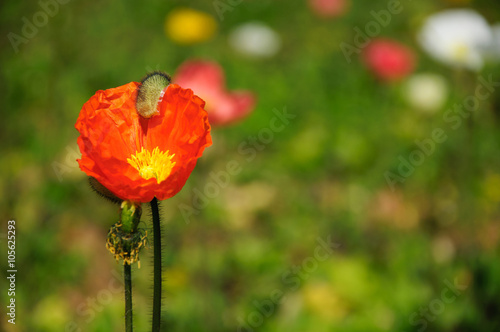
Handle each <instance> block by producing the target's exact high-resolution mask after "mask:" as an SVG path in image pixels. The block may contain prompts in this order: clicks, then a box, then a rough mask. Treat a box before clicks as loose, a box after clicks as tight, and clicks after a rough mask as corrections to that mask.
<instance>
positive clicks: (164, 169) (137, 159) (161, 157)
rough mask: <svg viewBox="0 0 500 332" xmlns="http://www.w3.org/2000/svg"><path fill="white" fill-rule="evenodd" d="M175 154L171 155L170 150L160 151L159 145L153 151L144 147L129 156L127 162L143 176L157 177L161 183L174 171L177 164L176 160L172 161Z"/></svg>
mask: <svg viewBox="0 0 500 332" xmlns="http://www.w3.org/2000/svg"><path fill="white" fill-rule="evenodd" d="M174 156H175V155H174V154H172V155H170V154H169V152H168V150H167V151H165V152H163V151H160V149H159V148H158V147H156V148H154V149H153V151H152V152H150V151H148V150H144V148H142V149H141V151H140V152H139V151H137V152H136V153H135V155H132V156H130V158H127V162H128V163H129V164H130V165H132V167H134V168H135V169H136V170H138V171H139V174H140V175H141V177H142V178H144V179H146V180H149V179H151V178H155V179H156V182H157V183H160V182H162V181H163V180H165V179H166V178H167V177H168V176H169V175H170V173H171V172H172V168H173V167H174V165H175V162H172V158H173V157H174Z"/></svg>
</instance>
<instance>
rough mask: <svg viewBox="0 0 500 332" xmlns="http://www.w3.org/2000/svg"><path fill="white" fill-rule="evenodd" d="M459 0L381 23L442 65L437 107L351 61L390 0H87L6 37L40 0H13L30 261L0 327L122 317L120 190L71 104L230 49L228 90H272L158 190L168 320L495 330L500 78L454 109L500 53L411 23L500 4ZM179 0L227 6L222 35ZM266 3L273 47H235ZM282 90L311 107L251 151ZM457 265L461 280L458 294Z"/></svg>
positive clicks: (287, 99)
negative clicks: (189, 16) (416, 160)
mask: <svg viewBox="0 0 500 332" xmlns="http://www.w3.org/2000/svg"><path fill="white" fill-rule="evenodd" d="M224 2H225V3H230V2H229V1H224ZM454 2H455V4H454V3H453V1H431V0H422V1H402V5H403V8H404V10H403V12H402V13H401V14H398V15H394V16H393V17H392V21H391V23H390V25H389V26H387V27H385V28H383V29H382V32H381V34H380V36H381V37H390V38H394V39H396V40H399V41H401V42H402V43H404V44H406V45H409V46H410V47H413V48H414V49H415V50H416V52H417V53H418V57H419V63H418V68H417V72H434V73H439V74H441V75H443V76H445V77H446V79H447V81H448V83H449V85H450V86H451V95H450V97H449V98H448V101H447V105H446V107H445V108H443V109H442V110H441V111H439V112H438V113H437V114H435V115H432V116H428V115H423V114H421V113H419V112H417V111H416V110H414V109H412V108H411V107H410V106H409V105H408V104H406V102H405V101H404V99H403V98H402V94H401V84H397V83H396V84H384V83H381V82H379V81H377V80H376V79H375V78H374V77H373V76H372V75H371V74H370V73H369V72H368V71H367V69H366V68H365V67H364V66H363V64H362V63H361V61H360V59H359V57H358V56H356V55H354V56H353V58H352V60H353V61H352V62H351V63H348V62H347V61H346V58H345V57H344V55H343V54H342V52H341V51H340V48H339V45H340V43H341V42H347V43H352V42H353V38H354V34H355V33H354V30H353V28H354V27H361V28H363V27H364V26H365V24H366V23H367V22H369V21H370V20H372V17H371V16H370V11H371V10H381V9H384V8H386V6H387V2H386V1H369V0H363V1H355V3H353V4H352V6H351V8H350V11H349V12H348V13H347V14H346V15H344V16H342V17H340V18H336V19H330V20H327V19H321V18H318V17H317V16H315V15H314V14H313V13H312V12H311V10H310V9H309V7H308V5H307V3H306V1H284V0H277V1H270V0H262V1H256V0H254V1H243V2H241V3H240V4H237V5H235V6H233V7H232V10H231V11H227V12H225V13H224V16H223V19H222V20H221V19H220V17H219V16H217V13H216V11H215V9H214V5H213V2H212V1H191V2H189V3H186V2H184V1H151V2H146V3H143V2H139V1H134V2H132V1H121V2H118V1H93V2H88V1H77V0H74V1H70V2H68V3H67V4H62V5H60V6H59V10H58V13H57V14H56V15H54V16H53V17H50V18H49V21H48V23H47V24H46V25H45V26H43V27H41V28H39V31H38V32H37V34H36V35H35V36H34V37H33V38H30V39H29V42H28V43H26V44H22V45H20V46H19V51H18V52H15V51H14V49H13V47H12V46H11V45H10V43H9V40H8V39H7V37H6V36H7V34H8V33H9V32H14V33H18V34H20V31H21V28H22V25H23V21H22V18H23V17H27V18H29V19H31V18H32V15H34V14H35V13H36V12H37V11H39V10H40V5H39V4H38V2H36V1H24V2H20V1H18V2H16V1H6V2H4V3H3V4H2V5H1V11H0V22H1V30H0V31H1V32H2V33H1V35H2V38H1V39H0V45H1V47H0V58H1V69H2V70H1V80H0V88H1V91H2V93H1V94H0V101H1V103H0V104H1V105H2V106H1V110H0V112H1V117H2V118H1V121H0V149H1V161H0V188H1V190H0V225H1V227H2V228H1V230H0V233H1V234H2V238H1V239H0V241H1V243H2V249H1V252H2V255H3V253H4V252H5V253H6V237H5V233H6V231H7V226H6V222H7V220H9V219H14V220H16V236H17V237H16V254H17V258H16V264H17V269H18V274H17V280H16V297H15V298H16V304H17V307H16V309H17V311H16V313H17V316H16V325H15V326H13V325H12V324H8V323H7V316H6V315H5V314H3V313H4V311H5V309H6V308H5V306H6V305H7V303H8V300H9V297H8V296H7V292H6V289H7V287H5V286H7V283H6V282H5V280H6V279H5V278H4V277H2V280H1V281H0V282H1V285H2V287H1V289H2V291H1V293H0V299H1V304H2V306H1V309H0V313H2V318H1V324H2V325H0V330H5V331H40V332H45V331H123V330H124V325H123V324H124V322H123V294H122V290H121V284H120V282H121V279H120V278H121V266H120V265H118V264H116V263H115V262H114V261H113V258H112V256H111V255H110V254H109V253H107V251H106V249H105V245H104V244H105V237H106V234H107V231H108V229H109V227H110V226H111V225H112V224H113V223H115V222H116V220H117V216H118V209H117V207H115V206H113V205H111V204H109V203H107V202H104V201H102V200H100V199H99V198H98V197H96V196H95V195H94V194H93V193H92V192H91V190H90V188H89V187H88V185H87V181H86V179H85V176H84V174H83V173H82V172H81V171H80V170H79V169H78V167H77V166H76V163H75V161H74V159H76V158H77V151H78V148H77V145H76V138H77V132H76V130H75V129H74V123H75V121H76V118H77V116H78V113H79V110H80V108H81V106H82V105H83V103H84V102H85V101H86V100H88V98H90V96H92V95H93V94H94V93H95V91H96V90H99V89H107V88H111V87H115V86H119V85H122V84H125V83H127V82H130V81H138V80H140V79H141V77H142V76H143V75H144V74H145V73H146V72H148V71H151V70H154V69H160V70H164V71H167V72H170V73H173V72H175V69H176V68H177V67H178V66H179V65H180V64H181V63H182V62H183V61H185V60H187V59H191V58H205V59H212V60H215V61H217V62H219V63H220V64H221V65H222V66H223V67H224V69H225V71H226V75H227V83H228V87H229V88H230V89H237V88H240V89H251V90H253V91H254V92H255V93H256V94H257V95H258V105H257V108H256V110H255V111H254V113H252V115H251V116H250V117H249V118H248V119H246V120H245V121H243V122H241V123H238V124H236V125H234V126H231V127H225V128H213V138H214V145H213V147H211V148H210V149H209V150H207V152H206V154H205V155H204V156H203V158H202V159H201V160H200V162H199V164H198V165H197V167H196V169H195V171H194V173H193V175H192V176H191V178H190V179H189V181H188V183H187V185H186V187H185V188H184V189H183V190H182V191H181V193H180V194H179V195H177V196H176V197H174V198H172V199H170V200H167V201H164V202H162V204H161V213H162V223H163V241H164V266H165V272H164V278H165V283H164V290H165V291H164V295H165V299H164V304H165V305H164V308H163V323H164V324H163V325H164V331H219V332H220V331H238V330H240V331H252V330H254V331H297V332H304V331H314V332H322V331H360V332H361V331H424V330H425V331H471V330H478V331H498V330H499V328H500V323H499V319H498V315H499V312H500V265H499V240H500V224H499V221H500V209H499V202H500V189H499V188H500V153H499V151H500V140H499V139H500V134H499V130H498V128H499V125H500V123H499V120H500V93H499V91H496V90H495V91H494V93H493V95H492V96H491V97H490V98H489V99H488V100H486V101H485V102H483V103H482V104H481V105H480V108H479V109H478V110H477V111H476V112H474V114H473V115H472V116H471V117H470V118H468V119H464V121H463V123H462V125H461V126H459V128H458V129H457V130H451V129H449V127H447V125H446V124H445V123H443V119H442V115H443V114H444V112H445V111H446V110H447V109H448V108H449V107H452V106H453V104H455V103H461V101H462V100H463V99H464V98H465V97H466V96H468V95H471V94H473V93H474V89H475V87H476V84H477V79H478V76H479V75H481V76H483V77H488V76H489V75H492V77H493V80H495V81H499V80H500V70H499V68H498V66H495V65H492V64H490V65H488V66H487V67H486V68H484V69H483V71H482V72H481V73H478V74H477V75H476V74H472V73H468V72H458V71H456V70H453V69H450V68H448V67H445V66H443V65H441V64H439V63H437V62H435V61H433V60H431V59H430V58H429V57H428V56H427V55H426V54H424V53H422V52H421V51H420V50H419V47H418V45H417V44H416V42H415V35H416V33H417V31H418V28H419V26H420V25H421V23H422V21H423V20H424V19H425V18H426V17H427V16H428V15H430V14H431V13H434V12H436V11H438V10H441V9H445V8H450V7H454V6H467V7H472V8H474V9H476V10H478V11H479V12H480V13H481V14H483V15H484V16H485V17H486V18H487V19H488V21H489V22H490V23H493V22H495V21H496V20H498V19H499V18H500V6H499V5H498V4H496V3H494V2H491V1H486V0H482V1H481V0H477V1H469V2H467V1H454ZM233 3H236V2H233ZM460 3H462V4H460ZM463 3H465V4H463ZM180 6H188V7H191V8H194V9H198V10H201V11H204V12H207V13H209V14H211V15H213V16H214V17H215V18H216V19H217V20H218V24H219V29H218V33H217V34H216V36H215V37H214V38H213V39H212V40H211V41H209V42H205V43H202V44H197V45H194V46H180V45H176V44H174V43H173V42H172V41H170V40H169V39H168V38H167V37H166V36H165V34H164V31H163V24H164V19H165V16H166V14H167V13H168V12H169V11H170V10H172V9H173V8H177V7H180ZM255 20H258V21H262V22H265V23H266V24H268V25H269V26H271V27H272V28H273V29H275V30H276V31H277V32H278V33H279V35H280V36H281V37H282V40H283V46H282V49H281V51H280V52H279V54H278V55H277V56H275V57H273V58H271V59H260V60H256V59H251V58H248V57H244V56H241V55H239V54H237V53H235V52H234V51H233V50H232V49H231V48H229V47H228V44H227V36H228V33H229V32H230V31H231V29H233V28H234V27H236V26H238V25H239V24H241V23H244V22H248V21H255ZM273 109H277V110H280V111H281V110H283V109H286V110H287V111H288V112H289V113H291V114H293V115H296V118H295V119H293V120H291V121H290V124H289V125H287V126H286V127H285V129H284V130H283V131H282V132H279V133H275V135H274V137H273V140H272V141H271V142H270V143H268V144H264V147H263V148H262V150H261V151H257V153H256V157H255V159H253V160H251V161H248V160H247V159H246V158H247V157H248V155H245V154H242V153H240V152H239V151H238V147H239V146H240V144H242V143H244V142H250V141H251V140H252V137H255V136H256V135H258V134H259V132H261V131H262V130H263V129H264V128H268V127H269V122H270V120H271V119H272V117H273V116H274V113H273ZM435 128H443V129H444V130H445V133H446V135H447V137H448V139H447V140H446V141H445V142H444V143H442V144H440V145H438V146H436V149H435V152H434V153H433V154H432V155H431V156H429V157H428V158H426V159H425V162H424V163H423V164H422V165H421V166H418V167H417V168H416V169H415V171H414V172H413V174H412V175H411V176H409V177H408V178H407V179H406V181H405V182H404V183H402V184H399V185H397V186H396V188H395V190H394V191H392V190H391V188H390V187H389V186H388V184H387V182H386V179H385V177H384V174H385V173H386V172H387V171H393V172H396V171H397V168H398V165H399V160H398V157H399V156H403V157H405V158H407V157H408V155H409V154H410V153H411V152H412V151H413V150H414V149H415V148H416V145H415V142H414V141H415V140H422V139H425V138H428V137H430V136H431V133H432V131H433V130H434V129H435ZM232 161H236V162H237V163H238V164H239V165H240V166H241V171H240V172H238V174H236V175H234V176H231V177H230V183H229V184H228V185H227V186H224V187H222V188H218V191H219V192H218V193H217V195H213V196H212V198H210V199H208V202H207V203H206V204H204V208H203V209H199V214H196V215H192V216H191V217H190V218H189V219H185V218H184V217H183V214H182V211H181V208H180V207H182V206H192V205H193V199H195V198H196V192H197V191H201V192H204V191H205V190H206V188H207V184H208V183H213V180H212V178H211V177H210V174H211V173H212V172H214V173H216V174H217V173H218V172H221V171H223V170H225V169H226V167H227V165H228V163H230V162H232ZM56 169H57V170H59V173H58V172H56ZM58 174H59V176H60V178H59V177H58ZM148 209H149V208H148V206H147V205H145V206H144V211H145V213H144V216H143V220H144V223H143V226H144V227H150V218H149V217H150V216H149V210H148ZM318 238H321V239H322V240H324V241H328V239H330V241H332V242H333V243H334V245H333V246H332V248H333V250H332V253H331V254H329V255H328V257H327V259H325V260H318V259H317V257H316V258H314V257H315V252H316V251H315V250H316V248H317V247H318ZM323 253H324V252H323ZM150 254H151V250H149V251H143V252H142V254H141V257H142V260H141V268H140V269H137V267H135V268H134V270H133V274H134V302H135V307H134V310H135V312H134V314H135V317H134V320H135V325H136V330H137V331H148V330H149V320H150V317H149V315H150V313H149V312H150V308H151V307H150V303H151V288H150V285H151V280H152V275H151V262H150V258H149V256H150ZM321 257H323V256H321ZM6 261H7V258H6V255H5V257H4V256H2V261H1V266H2V273H3V274H4V273H6V270H7V268H6ZM455 282H456V283H457V284H458V285H460V286H461V287H462V289H461V290H460V291H457V290H456V289H455V291H457V293H450V291H448V290H447V289H450V286H448V283H451V284H453V283H455ZM443 294H445V295H443ZM450 294H453V295H455V297H453V300H450V301H449V303H448V302H445V301H444V300H445V299H448V298H450V297H451V296H452V295H450ZM443 296H447V297H446V298H443ZM276 297H278V298H279V300H278V301H275V302H272V301H274V300H275V299H276ZM422 310H427V312H424V311H422Z"/></svg>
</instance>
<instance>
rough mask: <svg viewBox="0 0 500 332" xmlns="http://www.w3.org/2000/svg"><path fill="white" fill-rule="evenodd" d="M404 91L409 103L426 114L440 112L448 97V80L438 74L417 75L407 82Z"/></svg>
mask: <svg viewBox="0 0 500 332" xmlns="http://www.w3.org/2000/svg"><path fill="white" fill-rule="evenodd" d="M403 89H404V90H403V93H404V96H405V98H406V100H407V101H408V103H409V104H410V105H411V106H413V107H415V108H416V109H419V110H421V111H423V112H426V113H434V112H435V111H437V110H439V109H440V108H441V107H442V106H443V104H444V103H445V101H446V98H447V97H448V84H447V82H446V79H445V78H444V77H443V76H441V75H437V74H431V73H422V74H415V75H413V76H412V77H410V78H409V79H408V80H407V81H406V83H405V85H404V88H403Z"/></svg>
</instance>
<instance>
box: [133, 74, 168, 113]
mask: <svg viewBox="0 0 500 332" xmlns="http://www.w3.org/2000/svg"><path fill="white" fill-rule="evenodd" d="M169 84H170V76H169V75H168V74H166V73H163V72H161V71H154V72H152V73H149V74H148V75H146V77H144V78H143V80H142V81H141V85H140V87H139V91H138V93H137V101H136V104H135V108H136V109H137V113H139V115H141V116H142V117H144V118H147V119H149V118H150V117H152V116H153V115H155V113H157V112H158V110H157V105H158V100H159V99H160V96H161V92H162V91H163V89H164V88H165V87H166V86H168V85H169Z"/></svg>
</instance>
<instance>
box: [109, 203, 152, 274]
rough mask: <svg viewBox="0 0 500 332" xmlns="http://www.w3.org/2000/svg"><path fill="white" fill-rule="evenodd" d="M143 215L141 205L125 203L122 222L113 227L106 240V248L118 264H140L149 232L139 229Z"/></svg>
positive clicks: (123, 204)
mask: <svg viewBox="0 0 500 332" xmlns="http://www.w3.org/2000/svg"><path fill="white" fill-rule="evenodd" d="M141 213H142V209H141V205H140V204H139V203H135V202H131V201H123V202H122V205H121V211H120V221H119V222H117V223H116V224H114V225H113V226H112V227H111V229H110V230H109V233H108V237H107V239H106V248H107V249H108V250H109V252H111V254H112V255H113V256H114V257H115V259H116V261H117V262H118V261H119V260H120V259H122V260H123V264H124V265H125V264H128V265H131V264H132V263H134V262H136V261H137V262H139V250H140V249H141V248H142V247H144V246H145V245H146V237H147V231H144V232H143V231H142V230H138V229H137V227H138V225H139V222H140V220H141ZM139 267H140V262H139Z"/></svg>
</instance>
